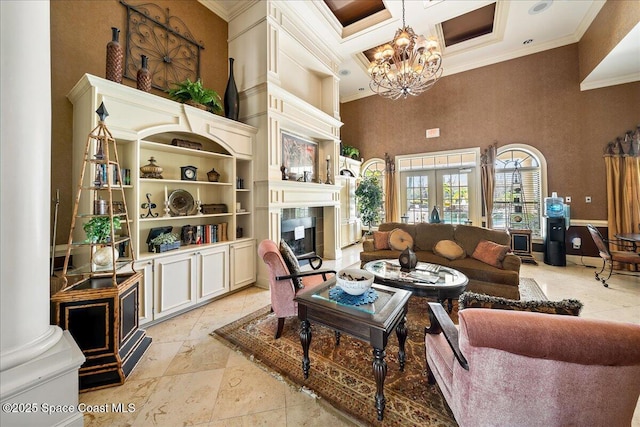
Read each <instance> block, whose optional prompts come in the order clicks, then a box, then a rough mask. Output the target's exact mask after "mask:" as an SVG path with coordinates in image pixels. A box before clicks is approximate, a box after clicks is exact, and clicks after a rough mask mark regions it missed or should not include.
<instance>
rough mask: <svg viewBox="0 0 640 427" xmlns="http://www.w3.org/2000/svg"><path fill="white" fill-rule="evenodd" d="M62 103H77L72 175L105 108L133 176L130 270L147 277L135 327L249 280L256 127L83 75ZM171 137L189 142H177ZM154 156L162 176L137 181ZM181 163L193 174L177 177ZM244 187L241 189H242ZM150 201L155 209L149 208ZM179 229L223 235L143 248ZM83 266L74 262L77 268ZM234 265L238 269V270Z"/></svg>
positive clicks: (252, 272)
mask: <svg viewBox="0 0 640 427" xmlns="http://www.w3.org/2000/svg"><path fill="white" fill-rule="evenodd" d="M68 98H69V99H70V100H71V102H72V103H73V106H74V110H73V117H74V146H73V152H74V159H73V167H74V170H75V171H79V170H80V168H81V167H82V162H81V153H82V151H83V148H82V145H83V144H84V142H83V141H84V139H85V138H86V134H87V132H88V131H90V130H91V129H92V128H93V127H94V126H95V124H96V119H95V117H94V116H95V114H94V113H93V111H95V109H96V108H97V105H99V104H100V103H101V102H103V103H104V105H105V107H106V108H107V110H108V111H109V129H110V131H111V133H112V134H113V137H114V138H115V139H116V141H117V146H118V148H117V155H118V158H119V159H120V168H121V169H122V170H126V171H127V172H128V174H129V175H128V176H130V182H126V183H125V185H122V186H121V187H122V193H123V195H124V196H123V198H122V199H123V200H125V199H126V208H127V210H128V212H129V223H128V226H129V227H128V228H129V229H130V235H131V241H132V243H133V244H132V248H133V253H132V255H133V258H134V259H135V262H134V263H133V266H132V268H133V269H135V270H139V271H141V272H143V274H144V277H143V279H142V284H141V287H140V312H139V316H140V322H141V324H144V323H147V322H152V321H158V320H160V319H163V318H165V317H167V316H170V315H175V314H178V313H181V312H183V311H186V310H189V309H191V308H193V307H195V306H197V305H200V304H202V303H205V302H207V301H210V300H211V299H213V298H215V297H218V296H221V295H224V294H225V293H228V292H230V291H232V290H235V289H238V288H240V287H242V286H247V285H250V284H252V283H254V282H255V278H256V255H255V252H256V249H255V248H256V241H255V236H254V232H255V230H254V188H253V182H254V177H253V158H254V152H255V138H256V132H257V130H256V129H255V128H253V127H251V126H248V125H245V124H243V123H240V122H237V121H233V120H229V119H226V118H224V117H221V116H217V115H214V114H211V113H208V112H206V111H203V110H200V109H197V108H193V107H191V106H188V105H184V104H180V103H177V102H174V101H171V100H169V99H166V98H162V97H158V96H156V95H153V94H150V93H146V92H142V91H139V90H137V89H134V88H131V87H128V86H124V85H121V84H117V83H114V82H111V81H108V80H105V79H102V78H99V77H95V76H91V75H88V74H87V75H85V76H83V77H82V79H81V80H80V81H79V82H78V83H77V84H76V86H75V87H74V88H73V89H72V90H71V92H70V93H69V95H68ZM83 134H84V136H83ZM176 140H182V141H188V142H190V143H195V144H192V145H191V146H183V145H184V144H182V145H181V144H179V143H178V141H176ZM174 141H175V142H174ZM194 146H195V147H199V148H200V149H195V148H193V147H194ZM151 157H153V158H154V159H155V165H156V166H159V167H161V168H162V172H161V174H160V175H161V177H162V178H160V177H154V178H149V177H144V178H143V174H142V173H141V171H140V168H141V167H143V166H146V165H148V164H149V163H150V161H149V160H150V158H151ZM184 166H193V167H195V168H197V170H196V176H195V179H193V180H189V179H186V178H185V177H183V176H182V174H181V167H184ZM212 170H215V171H216V172H217V173H218V174H219V178H218V180H217V181H214V182H212V181H210V180H209V178H208V175H207V172H209V171H212ZM146 176H148V175H146ZM241 182H243V183H245V187H244V188H238V187H240V183H241ZM75 184H77V183H75ZM178 190H182V191H179V194H180V195H182V196H184V197H183V198H182V199H183V200H181V202H184V204H178V203H173V202H172V203H173V204H165V203H166V202H168V201H169V200H170V199H172V197H171V195H172V193H173V192H176V191H178ZM191 199H193V200H192V201H191ZM149 201H150V203H151V204H153V205H155V207H152V208H151V209H149V207H148V206H147V204H148V203H149ZM198 202H200V203H198ZM238 203H239V204H240V210H239V209H238V206H237V204H238ZM79 205H80V206H81V207H84V208H86V209H88V208H89V206H90V205H91V197H90V196H89V195H88V196H87V197H83V198H81V199H80V201H79ZM81 210H83V209H82V208H81ZM184 226H192V227H196V228H195V229H196V230H198V232H203V233H204V232H206V230H207V228H206V227H207V226H216V227H217V228H218V230H223V229H226V234H224V233H221V232H220V233H219V234H217V235H216V237H217V239H215V241H214V239H213V238H209V239H205V238H204V234H203V235H201V236H202V239H201V243H200V244H190V243H183V244H181V246H180V248H179V249H176V250H171V251H168V252H162V253H156V252H153V251H149V245H148V244H147V240H148V238H149V235H150V232H151V231H152V229H157V228H161V227H172V230H171V232H173V233H176V234H178V235H179V236H181V235H182V233H181V231H182V228H183V227H184ZM198 227H199V228H198ZM81 229H82V228H81V227H80V230H81ZM208 230H209V231H211V230H213V227H210V228H209V229H208ZM209 236H210V237H212V236H211V233H209ZM82 238H83V237H82V235H81V234H78V235H76V236H75V239H76V240H78V239H82ZM242 256H246V259H242V258H241V257H242ZM81 261H82V260H79V259H78V260H76V259H75V258H74V263H76V262H81ZM240 261H242V268H241V269H240V268H237V267H236V264H238V263H239V262H240Z"/></svg>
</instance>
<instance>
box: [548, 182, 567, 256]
mask: <svg viewBox="0 0 640 427" xmlns="http://www.w3.org/2000/svg"><path fill="white" fill-rule="evenodd" d="M544 206H545V223H546V225H545V227H546V237H545V240H544V263H545V264H549V265H555V266H565V265H567V248H566V246H565V243H564V240H565V230H566V227H565V225H566V223H565V221H566V220H568V218H565V205H564V199H563V198H562V197H558V195H557V194H556V193H552V197H546V198H545V199H544Z"/></svg>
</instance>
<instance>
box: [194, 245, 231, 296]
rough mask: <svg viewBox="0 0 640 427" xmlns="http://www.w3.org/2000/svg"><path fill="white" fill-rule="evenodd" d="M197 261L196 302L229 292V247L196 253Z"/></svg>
mask: <svg viewBox="0 0 640 427" xmlns="http://www.w3.org/2000/svg"><path fill="white" fill-rule="evenodd" d="M196 256H197V258H198V259H197V261H198V264H197V265H198V282H197V289H198V292H197V300H198V302H202V301H206V300H210V299H211V298H214V297H217V296H219V295H222V294H225V293H227V292H229V267H228V266H229V247H228V246H226V245H225V246H219V247H215V248H211V249H206V250H202V251H198V252H196Z"/></svg>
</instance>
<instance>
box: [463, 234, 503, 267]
mask: <svg viewBox="0 0 640 427" xmlns="http://www.w3.org/2000/svg"><path fill="white" fill-rule="evenodd" d="M510 250H511V248H509V246H504V245H499V244H497V243H495V242H490V241H488V240H482V241H481V242H480V243H478V245H477V246H476V249H475V251H473V255H471V257H472V258H475V259H477V260H478V261H482V262H484V263H485V264H489V265H492V266H494V267H496V268H502V260H503V259H504V257H505V256H507V252H509V251H510Z"/></svg>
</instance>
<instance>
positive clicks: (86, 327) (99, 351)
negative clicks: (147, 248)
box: [51, 273, 151, 391]
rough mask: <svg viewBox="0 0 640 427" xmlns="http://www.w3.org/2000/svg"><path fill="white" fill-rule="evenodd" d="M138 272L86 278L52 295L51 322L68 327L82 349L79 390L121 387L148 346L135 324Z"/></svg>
mask: <svg viewBox="0 0 640 427" xmlns="http://www.w3.org/2000/svg"><path fill="white" fill-rule="evenodd" d="M141 279H142V273H130V274H121V275H118V276H117V278H116V285H115V286H114V285H113V281H112V278H111V277H90V278H87V279H84V280H81V281H79V282H78V283H75V284H73V285H72V286H69V287H67V288H65V289H63V290H61V291H59V292H57V293H56V294H54V295H53V296H52V297H51V303H52V310H51V315H52V318H53V319H52V320H53V323H55V324H57V325H58V326H60V327H61V328H63V329H67V330H68V331H69V332H70V333H71V335H72V336H73V338H74V339H75V340H76V342H77V343H78V346H79V347H80V349H81V350H82V352H83V353H84V355H85V357H86V361H85V362H84V364H83V365H82V366H81V367H80V381H79V386H80V391H87V390H95V389H99V388H104V387H109V386H113V385H120V384H122V383H124V380H125V378H126V377H128V376H129V374H130V373H131V371H132V370H133V368H134V367H135V365H136V364H137V363H138V361H139V360H140V358H141V357H142V355H143V354H144V353H145V351H146V350H147V348H149V345H150V344H151V338H150V337H147V336H146V332H145V331H144V330H143V329H139V328H138V317H139V315H138V298H139V297H138V291H139V286H140V281H141Z"/></svg>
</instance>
